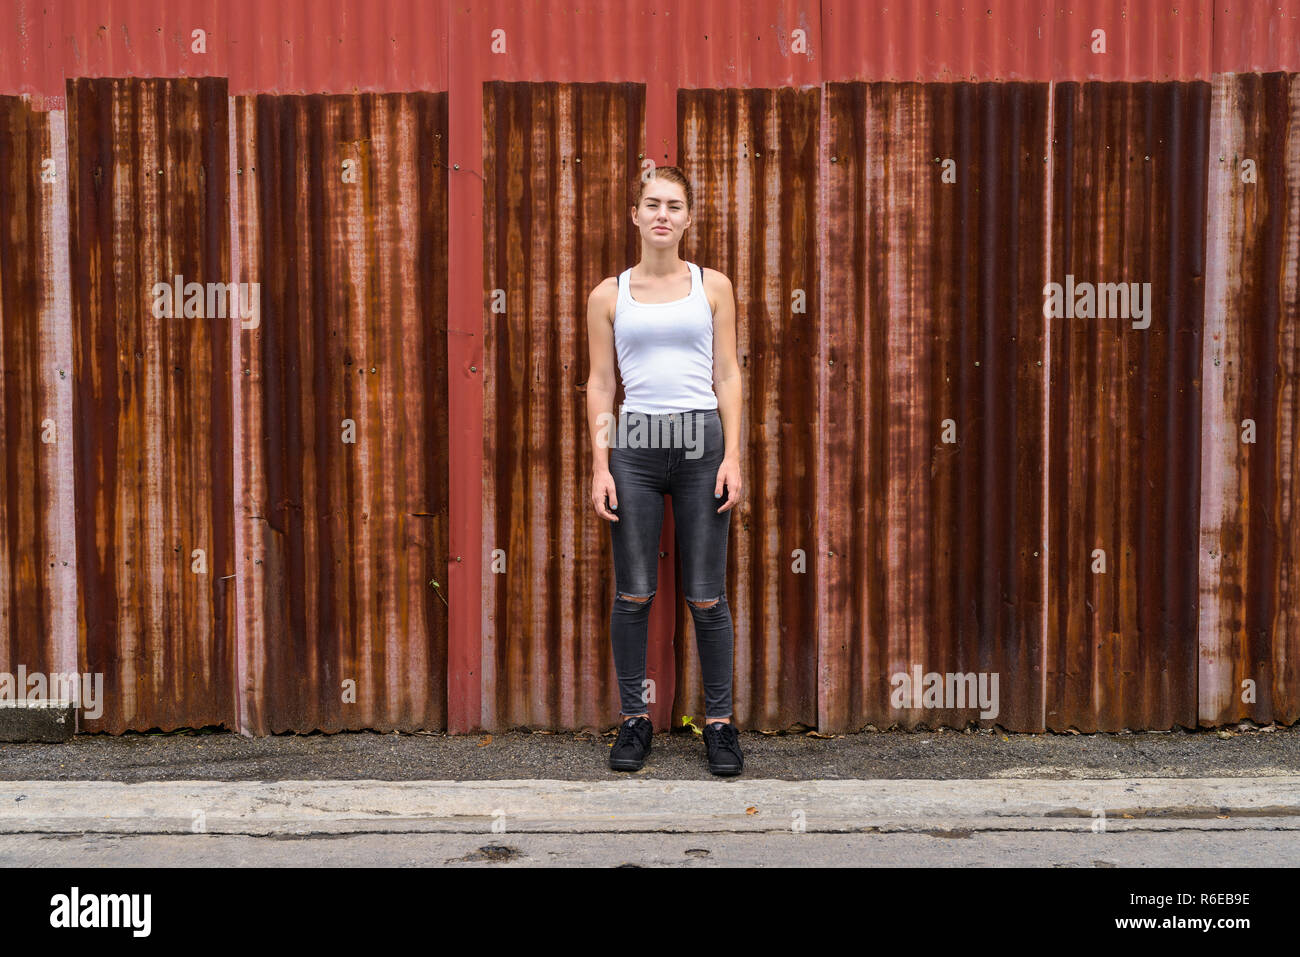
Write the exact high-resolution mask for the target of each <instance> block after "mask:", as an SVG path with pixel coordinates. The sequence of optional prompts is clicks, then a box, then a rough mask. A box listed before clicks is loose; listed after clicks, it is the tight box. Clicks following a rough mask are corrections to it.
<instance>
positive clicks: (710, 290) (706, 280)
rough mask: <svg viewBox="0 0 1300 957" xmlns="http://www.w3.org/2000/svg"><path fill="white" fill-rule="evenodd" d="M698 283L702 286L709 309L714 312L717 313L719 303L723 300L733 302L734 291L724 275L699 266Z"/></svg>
mask: <svg viewBox="0 0 1300 957" xmlns="http://www.w3.org/2000/svg"><path fill="white" fill-rule="evenodd" d="M700 281H701V282H702V283H703V284H704V295H705V297H706V298H707V299H708V300H709V308H710V309H712V310H713V311H714V312H717V311H718V303H719V302H721V301H723V300H725V299H733V300H734V297H735V291H734V290H733V289H732V288H731V280H730V279H728V278H727V275H726V273H721V272H718V270H716V269H710V268H709V267H708V266H700Z"/></svg>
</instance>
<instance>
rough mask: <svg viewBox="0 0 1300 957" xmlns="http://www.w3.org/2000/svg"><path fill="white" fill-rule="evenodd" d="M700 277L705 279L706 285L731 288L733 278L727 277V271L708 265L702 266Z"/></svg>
mask: <svg viewBox="0 0 1300 957" xmlns="http://www.w3.org/2000/svg"><path fill="white" fill-rule="evenodd" d="M697 265H698V263H697ZM700 278H701V279H703V280H704V282H705V284H706V285H708V284H712V285H715V286H717V287H718V288H719V289H730V288H731V280H730V279H728V278H727V274H726V273H723V272H719V271H718V270H716V269H711V268H709V267H708V266H700Z"/></svg>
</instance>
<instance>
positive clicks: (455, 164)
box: [451, 163, 460, 169]
mask: <svg viewBox="0 0 1300 957" xmlns="http://www.w3.org/2000/svg"><path fill="white" fill-rule="evenodd" d="M451 168H452V169H460V164H459V163H452V164H451Z"/></svg>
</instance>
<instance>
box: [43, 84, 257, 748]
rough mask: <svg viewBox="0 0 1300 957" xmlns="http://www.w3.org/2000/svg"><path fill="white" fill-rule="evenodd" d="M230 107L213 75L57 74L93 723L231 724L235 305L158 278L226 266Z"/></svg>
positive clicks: (82, 594) (218, 275)
mask: <svg viewBox="0 0 1300 957" xmlns="http://www.w3.org/2000/svg"><path fill="white" fill-rule="evenodd" d="M226 117H227V108H226V84H225V81H223V80H216V79H209V80H74V81H70V82H69V86H68V155H69V167H70V169H71V172H72V175H71V186H70V196H69V205H70V208H71V210H72V215H71V230H70V246H71V261H72V262H74V263H76V264H77V267H76V271H75V273H74V279H73V295H72V306H73V309H72V325H73V332H74V343H75V360H74V369H73V376H74V382H75V387H76V403H75V410H74V416H75V424H76V526H77V556H78V557H77V568H78V582H79V598H80V603H79V608H78V634H79V641H80V643H81V649H80V651H81V655H82V668H81V670H82V671H88V672H92V673H94V672H103V673H104V694H105V708H104V713H103V715H102V717H101V718H100V719H98V720H95V721H91V722H89V723H88V728H89V729H90V730H103V731H111V732H120V731H123V730H127V729H131V730H147V729H149V728H154V727H160V728H175V727H180V726H186V725H190V726H202V725H208V724H225V725H227V726H228V727H233V726H234V724H235V715H234V694H233V664H234V650H235V643H234V629H233V627H232V622H233V614H234V608H235V603H234V596H235V588H234V582H233V581H232V579H233V578H234V574H235V570H234V568H233V567H232V566H233V565H234V528H233V525H234V522H233V517H232V510H233V491H234V489H233V485H232V480H231V458H230V447H231V408H230V389H229V383H230V372H231V369H230V366H231V363H230V335H231V329H230V322H229V321H228V320H223V319H217V318H213V319H209V318H205V317H204V316H202V315H199V316H195V315H193V314H192V313H190V314H186V313H188V312H189V311H188V310H185V309H184V306H183V305H182V304H181V303H173V304H172V306H171V307H169V306H167V304H166V303H165V301H162V300H160V299H159V298H158V297H159V294H158V292H157V291H156V290H155V284H158V283H161V284H163V285H164V286H166V285H167V284H168V283H169V282H173V281H176V280H175V277H178V276H179V277H182V279H181V280H179V281H180V282H181V283H182V285H184V284H188V283H201V284H207V283H218V282H221V283H224V282H227V281H229V275H230V244H229V236H228V232H227V228H226V227H227V224H228V222H229V208H228V205H227V202H228V200H227V181H228V167H227V161H228V160H227V130H226ZM187 299H188V296H187ZM204 300H205V297H203V296H202V295H200V296H199V297H198V299H197V303H198V304H200V308H202V305H201V304H202V303H203V302H204ZM207 301H208V302H211V301H212V300H210V299H208V300H207ZM160 306H161V307H162V311H163V312H164V313H167V314H170V315H164V316H163V317H162V318H157V317H156V316H157V314H158V311H159V307H160ZM173 308H174V309H176V310H180V311H178V312H173Z"/></svg>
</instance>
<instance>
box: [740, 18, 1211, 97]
mask: <svg viewBox="0 0 1300 957" xmlns="http://www.w3.org/2000/svg"><path fill="white" fill-rule="evenodd" d="M1225 6H1230V5H1229V4H1225V3H1223V2H1219V3H1217V4H1216V3H1215V2H1214V0H1176V2H1169V3H1164V2H1160V3H1148V2H1139V3H1129V2H1125V0H1072V2H1071V3H1069V4H1059V3H1041V2H1038V0H980V2H979V3H970V2H968V0H928V2H927V3H925V4H909V3H897V4H892V3H891V4H886V5H881V4H876V3H865V2H858V0H826V2H825V3H823V4H821V17H820V28H821V29H820V34H821V36H820V40H821V50H822V52H823V54H824V56H825V65H824V67H823V71H824V72H823V74H822V76H823V79H825V80H826V81H828V82H835V81H842V80H854V79H864V80H900V81H915V82H920V83H929V82H939V83H953V82H959V81H970V82H975V81H979V80H999V81H1001V80H1021V81H1024V80H1028V81H1040V82H1046V81H1048V80H1058V81H1060V80H1140V79H1141V80H1155V81H1163V80H1174V79H1183V80H1186V79H1199V78H1208V71H1209V61H1210V49H1211V44H1212V43H1213V42H1215V37H1216V32H1215V31H1216V28H1217V27H1218V26H1219V24H1218V22H1217V20H1216V15H1217V8H1218V7H1225ZM733 15H734V14H733Z"/></svg>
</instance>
